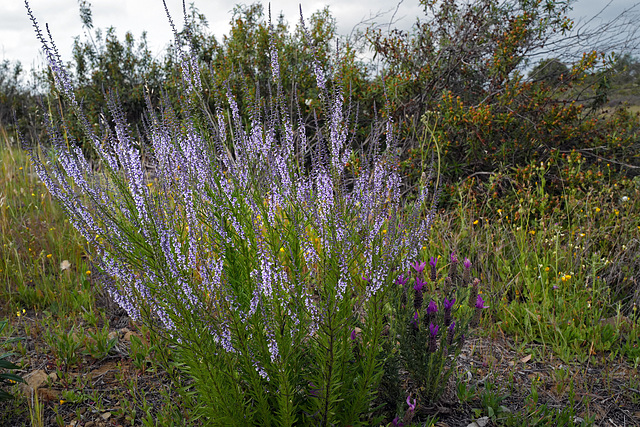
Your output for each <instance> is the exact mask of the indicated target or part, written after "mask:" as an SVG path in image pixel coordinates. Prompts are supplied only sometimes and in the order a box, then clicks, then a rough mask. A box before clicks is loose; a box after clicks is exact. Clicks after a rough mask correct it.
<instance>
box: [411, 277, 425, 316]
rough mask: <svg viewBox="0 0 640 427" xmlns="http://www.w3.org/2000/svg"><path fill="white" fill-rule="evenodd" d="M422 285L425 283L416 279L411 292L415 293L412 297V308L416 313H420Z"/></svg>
mask: <svg viewBox="0 0 640 427" xmlns="http://www.w3.org/2000/svg"><path fill="white" fill-rule="evenodd" d="M424 285H425V283H424V282H423V281H422V280H420V278H419V277H416V284H415V285H414V286H413V290H414V291H416V292H415V295H414V296H413V308H415V309H416V311H420V309H421V308H422V288H423V287H424Z"/></svg>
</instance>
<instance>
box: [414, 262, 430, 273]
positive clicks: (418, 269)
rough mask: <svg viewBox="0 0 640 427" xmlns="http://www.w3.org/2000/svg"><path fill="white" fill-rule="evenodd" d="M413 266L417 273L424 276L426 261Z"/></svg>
mask: <svg viewBox="0 0 640 427" xmlns="http://www.w3.org/2000/svg"><path fill="white" fill-rule="evenodd" d="M411 266H412V267H413V269H414V270H415V271H416V273H418V274H422V272H423V271H424V268H425V267H426V266H427V263H426V262H424V261H422V262H418V261H416V262H415V263H414V264H411Z"/></svg>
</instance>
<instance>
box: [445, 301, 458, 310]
mask: <svg viewBox="0 0 640 427" xmlns="http://www.w3.org/2000/svg"><path fill="white" fill-rule="evenodd" d="M455 303H456V299H455V298H451V301H449V300H448V299H446V298H445V299H444V304H443V305H444V311H451V309H452V308H453V305H454V304H455Z"/></svg>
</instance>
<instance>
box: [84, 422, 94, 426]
mask: <svg viewBox="0 0 640 427" xmlns="http://www.w3.org/2000/svg"><path fill="white" fill-rule="evenodd" d="M84 427H96V423H94V422H93V421H89V422H88V423H86V424H85V425H84Z"/></svg>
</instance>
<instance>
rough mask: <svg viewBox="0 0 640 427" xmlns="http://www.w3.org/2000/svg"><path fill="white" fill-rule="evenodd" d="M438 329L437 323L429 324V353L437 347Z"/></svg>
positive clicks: (433, 351)
mask: <svg viewBox="0 0 640 427" xmlns="http://www.w3.org/2000/svg"><path fill="white" fill-rule="evenodd" d="M438 329H440V327H439V326H438V325H434V324H433V323H431V324H429V353H435V352H436V350H437V349H438V341H437V339H436V338H437V337H438Z"/></svg>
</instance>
